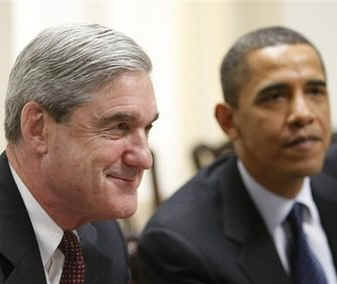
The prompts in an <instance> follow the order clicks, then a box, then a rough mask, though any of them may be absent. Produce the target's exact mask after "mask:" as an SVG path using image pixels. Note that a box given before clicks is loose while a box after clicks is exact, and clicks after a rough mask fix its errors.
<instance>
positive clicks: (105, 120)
mask: <svg viewBox="0 0 337 284" xmlns="http://www.w3.org/2000/svg"><path fill="white" fill-rule="evenodd" d="M136 119H137V117H136V116H135V115H134V114H132V113H127V112H116V113H113V114H111V115H109V116H102V117H101V118H100V119H99V120H98V122H97V123H98V125H99V126H101V127H104V126H107V125H109V124H111V123H114V122H119V121H128V122H133V121H135V120H136Z"/></svg>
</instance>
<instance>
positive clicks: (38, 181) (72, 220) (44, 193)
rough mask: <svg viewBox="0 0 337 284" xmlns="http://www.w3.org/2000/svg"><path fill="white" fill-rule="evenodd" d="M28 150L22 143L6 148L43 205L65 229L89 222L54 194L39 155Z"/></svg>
mask: <svg viewBox="0 0 337 284" xmlns="http://www.w3.org/2000/svg"><path fill="white" fill-rule="evenodd" d="M26 151H27V150H26V149H23V147H22V146H20V145H14V144H10V145H8V146H7V148H6V155H7V158H8V161H9V163H10V165H11V166H12V167H13V169H14V170H15V172H16V174H17V175H18V176H19V177H20V179H21V180H22V182H23V183H24V184H25V186H26V187H27V189H28V190H29V191H30V192H31V194H32V195H33V197H34V198H35V199H36V200H37V202H38V203H39V204H40V205H41V207H42V208H43V209H44V210H45V211H46V212H47V213H48V215H49V216H50V217H51V218H52V219H53V220H54V222H55V223H56V224H57V225H58V226H60V227H61V228H62V229H64V230H73V229H76V228H78V227H79V226H81V225H83V224H85V223H87V218H85V217H81V218H79V217H77V214H76V213H75V212H71V205H68V206H66V205H65V202H64V200H60V198H58V197H57V195H55V194H54V192H53V190H52V189H50V188H49V186H48V185H47V183H46V182H45V181H44V179H43V174H41V167H40V163H39V159H38V157H34V156H33V155H31V153H30V154H27V152H26Z"/></svg>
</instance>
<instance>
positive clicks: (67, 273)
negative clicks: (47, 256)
mask: <svg viewBox="0 0 337 284" xmlns="http://www.w3.org/2000/svg"><path fill="white" fill-rule="evenodd" d="M59 249H60V250H61V251H62V252H63V254H64V265H63V271H62V276H61V281H60V284H84V273H85V263H84V258H83V255H82V250H81V247H80V245H79V242H78V239H77V237H76V236H75V234H74V233H73V232H71V231H65V232H64V235H63V238H62V241H61V243H60V245H59Z"/></svg>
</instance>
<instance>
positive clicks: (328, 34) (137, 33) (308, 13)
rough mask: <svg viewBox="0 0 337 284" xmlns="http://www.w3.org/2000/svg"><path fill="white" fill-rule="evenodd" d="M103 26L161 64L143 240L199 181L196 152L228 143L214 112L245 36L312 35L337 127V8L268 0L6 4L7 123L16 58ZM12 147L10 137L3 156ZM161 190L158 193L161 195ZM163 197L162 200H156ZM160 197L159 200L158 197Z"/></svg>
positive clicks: (1, 3)
mask: <svg viewBox="0 0 337 284" xmlns="http://www.w3.org/2000/svg"><path fill="white" fill-rule="evenodd" d="M76 22H85V23H98V24H101V25H105V26H108V27H111V28H114V29H117V30H120V31H122V32H124V33H126V34H128V35H129V36H131V37H133V38H134V39H135V40H136V41H137V42H138V44H140V45H141V46H142V47H143V48H144V49H145V51H146V52H147V53H148V54H149V55H150V57H151V58H152V61H153V66H154V69H153V72H152V78H153V82H154V86H155V91H156V96H157V100H158V108H159V111H160V119H159V121H157V122H156V123H155V127H154V128H153V131H152V132H151V135H150V144H151V148H152V150H153V153H154V156H155V171H150V172H148V173H147V174H146V175H145V178H144V180H143V182H142V184H141V187H140V189H139V209H138V211H137V214H136V215H135V216H134V217H132V218H131V219H130V220H128V221H127V225H128V226H131V227H128V229H129V230H135V231H136V232H139V231H140V230H141V229H142V227H143V225H144V223H145V222H146V221H147V219H148V218H149V216H150V215H151V214H152V212H153V210H154V206H156V205H153V204H154V201H155V200H156V198H157V199H158V197H159V199H160V200H164V199H166V198H167V197H169V196H170V195H171V194H172V193H173V192H174V191H175V190H176V189H177V188H178V187H179V186H181V185H182V184H183V183H184V182H185V181H186V180H187V179H189V178H190V177H191V176H192V175H194V174H195V172H196V167H195V164H194V162H193V159H192V151H193V149H194V148H195V147H196V146H197V145H199V144H200V143H205V144H208V145H212V146H214V147H216V146H218V145H221V144H223V143H224V142H225V141H226V137H225V135H224V134H223V133H222V132H221V130H220V128H219V127H218V126H217V124H216V122H215V119H214V115H213V109H214V106H215V104H216V103H217V102H220V101H221V100H222V94H221V88H220V82H219V65H220V62H221V60H222V57H223V56H224V54H225V52H226V51H227V50H228V48H229V47H230V46H231V44H232V43H233V41H235V40H236V39H237V38H238V37H239V36H240V35H242V34H243V33H246V32H248V31H250V30H253V29H256V28H259V27H263V26H269V25H285V26H288V27H290V28H294V29H296V30H298V31H299V32H302V33H303V34H304V35H306V36H307V37H308V38H309V39H310V40H311V41H312V42H313V43H315V44H316V45H317V47H318V49H319V50H320V51H321V53H322V55H323V59H324V60H325V63H326V67H327V73H328V79H329V81H328V84H329V89H330V96H331V104H332V121H333V128H334V129H335V128H336V126H337V112H336V110H335V108H336V105H337V97H336V91H337V89H336V88H337V80H336V78H337V55H336V50H337V1H322V0H317V1H313V0H311V1H310V0H307V1H300V0H283V1H282V0H269V1H268V0H264V1H253V0H251V1H249V0H246V1H240V0H236V1H235V0H232V1H229V0H228V1H225V0H223V1H212V0H208V1H207V0H204V1H197V0H195V1H193V0H58V1H53V0H21V1H20V0H0V35H1V42H0V123H1V125H3V114H4V111H3V103H4V98H5V93H6V87H7V80H8V74H9V70H10V68H11V66H12V65H13V62H14V60H15V57H16V56H17V55H18V53H19V52H20V51H21V50H22V49H23V47H24V46H25V45H26V44H27V43H28V42H29V41H30V40H31V39H32V38H33V37H34V36H35V35H36V34H37V33H38V32H40V31H41V30H42V29H44V28H46V27H48V26H51V25H58V24H63V23H76ZM5 146H6V141H5V138H4V134H3V127H1V130H0V147H1V150H3V149H4V148H5ZM154 186H155V187H156V188H157V190H158V191H157V192H155V191H154ZM156 193H157V195H156ZM158 194H159V196H158Z"/></svg>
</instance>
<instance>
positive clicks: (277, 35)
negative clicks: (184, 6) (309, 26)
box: [220, 26, 326, 107]
mask: <svg viewBox="0 0 337 284" xmlns="http://www.w3.org/2000/svg"><path fill="white" fill-rule="evenodd" d="M282 44H290V45H292V44H307V45H309V46H311V47H312V48H313V49H314V50H315V51H316V53H317V55H318V57H319V59H320V61H321V65H322V68H323V72H324V74H325V73H326V72H325V66H324V63H323V60H322V57H321V55H320V53H319V51H318V50H317V48H316V47H315V46H314V45H313V43H311V42H310V41H309V40H308V39H307V38H305V37H304V36H303V35H301V34H300V33H298V32H296V31H294V30H291V29H289V28H285V27H280V26H274V27H267V28H261V29H258V30H255V31H252V32H249V33H247V34H245V35H243V36H241V37H240V38H239V39H238V40H237V41H236V42H235V43H234V45H233V46H232V47H231V48H230V50H229V51H228V52H227V54H226V55H225V57H224V59H223V60H222V64H221V70H220V75H221V86H222V91H223V95H224V99H225V101H226V102H227V103H228V104H230V105H231V106H232V107H238V93H239V92H240V88H241V86H242V84H243V82H246V81H247V77H248V76H249V71H250V70H249V66H248V64H247V60H246V59H247V55H248V54H249V53H250V52H252V51H254V50H257V49H261V48H264V47H268V46H277V45H282Z"/></svg>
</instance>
